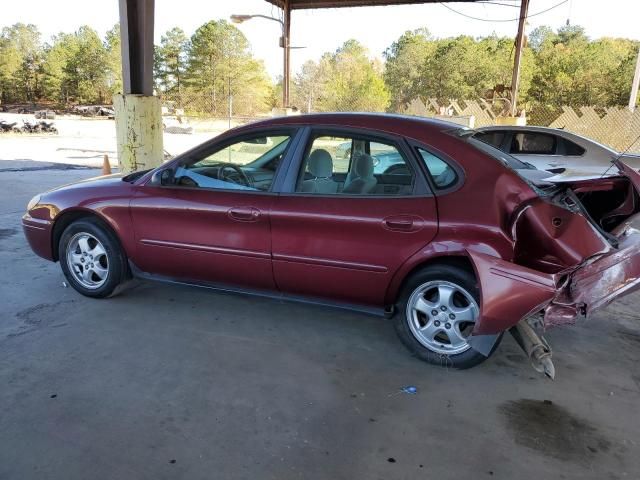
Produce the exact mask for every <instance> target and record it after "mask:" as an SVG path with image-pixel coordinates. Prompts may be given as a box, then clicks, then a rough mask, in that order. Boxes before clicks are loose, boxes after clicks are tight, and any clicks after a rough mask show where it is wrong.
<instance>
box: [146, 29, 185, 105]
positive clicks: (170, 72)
mask: <svg viewBox="0 0 640 480" xmlns="http://www.w3.org/2000/svg"><path fill="white" fill-rule="evenodd" d="M188 51H189V39H188V38H187V36H186V35H185V33H184V31H182V29H180V28H177V27H175V28H172V29H171V30H169V31H168V32H166V33H165V34H164V35H163V36H162V37H161V39H160V46H158V47H156V50H155V65H154V66H155V78H156V82H157V84H158V87H159V88H160V90H161V91H163V92H166V93H175V94H176V98H177V100H178V105H179V106H182V90H183V86H184V85H183V84H184V74H185V72H186V69H187V59H188Z"/></svg>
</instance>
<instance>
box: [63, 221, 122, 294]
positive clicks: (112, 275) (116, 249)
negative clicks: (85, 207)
mask: <svg viewBox="0 0 640 480" xmlns="http://www.w3.org/2000/svg"><path fill="white" fill-rule="evenodd" d="M58 258H59V259H60V266H61V267H62V272H63V273H64V275H65V277H67V280H68V281H69V284H70V285H71V286H72V287H73V288H74V289H75V290H77V291H78V292H79V293H81V294H82V295H86V296H87V297H95V298H103V297H107V296H109V295H111V294H112V293H113V291H114V290H115V288H116V287H117V286H118V285H119V284H120V283H122V282H123V281H124V280H125V279H126V276H127V260H126V257H125V255H124V252H123V251H122V248H121V247H120V243H119V242H118V239H117V238H116V237H115V235H114V234H113V233H112V232H111V231H110V230H109V229H108V228H107V227H105V226H104V225H103V224H102V222H100V221H99V220H96V219H92V218H84V219H81V220H77V221H75V222H73V223H72V224H71V225H69V226H68V227H67V228H66V229H65V230H64V232H63V233H62V236H61V237H60V242H59V244H58Z"/></svg>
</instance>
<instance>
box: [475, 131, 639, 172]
mask: <svg viewBox="0 0 640 480" xmlns="http://www.w3.org/2000/svg"><path fill="white" fill-rule="evenodd" d="M472 135H473V137H474V138H477V139H478V140H481V141H483V142H485V143H488V144H489V145H491V146H493V147H496V148H498V149H499V150H502V151H503V152H505V153H508V154H510V155H512V156H514V157H516V158H517V159H518V160H521V161H523V162H527V163H530V164H531V165H533V166H534V167H536V168H537V169H539V170H547V171H549V172H553V173H563V172H564V171H565V170H568V171H569V172H570V173H572V174H591V175H593V174H598V175H600V174H602V173H604V172H605V171H606V170H607V169H609V168H611V161H612V160H613V159H615V158H621V159H622V160H624V162H625V163H626V164H627V165H629V166H631V167H633V168H636V169H638V168H640V156H639V155H627V154H625V155H622V156H621V154H620V153H619V152H616V151H615V150H613V149H611V148H609V147H607V146H605V145H602V144H600V143H598V142H596V141H595V140H590V139H588V138H585V137H581V136H580V135H576V134H575V133H571V132H567V131H566V130H561V129H558V128H548V127H515V126H514V127H504V126H496V127H483V128H478V129H476V130H475V133H473V134H472ZM569 172H567V173H569Z"/></svg>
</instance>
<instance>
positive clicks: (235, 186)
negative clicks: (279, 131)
mask: <svg viewBox="0 0 640 480" xmlns="http://www.w3.org/2000/svg"><path fill="white" fill-rule="evenodd" d="M290 140H291V137H290V136H288V135H274V136H270V135H262V136H257V137H253V138H245V139H243V140H241V141H239V142H236V143H232V144H231V145H228V146H226V147H224V148H221V149H219V150H216V151H214V152H213V153H209V154H208V155H207V156H205V157H204V158H194V159H191V160H190V161H188V162H185V163H184V164H183V165H181V166H179V167H178V168H177V169H176V172H175V179H174V183H175V184H176V185H181V186H187V187H200V188H213V189H223V190H259V191H268V190H269V189H270V188H271V184H272V183H273V179H274V177H275V172H276V169H277V167H278V165H279V164H280V161H281V160H282V158H283V157H284V155H285V152H286V149H287V146H288V145H289V142H290Z"/></svg>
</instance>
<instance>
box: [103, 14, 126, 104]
mask: <svg viewBox="0 0 640 480" xmlns="http://www.w3.org/2000/svg"><path fill="white" fill-rule="evenodd" d="M104 48H105V50H106V52H105V64H106V67H107V71H106V74H107V77H106V84H107V89H108V91H109V93H110V95H111V96H113V95H114V94H116V93H121V92H122V50H121V44H120V24H118V23H116V24H115V25H114V26H113V27H112V28H111V30H109V31H108V32H107V34H106V35H105V39H104Z"/></svg>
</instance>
